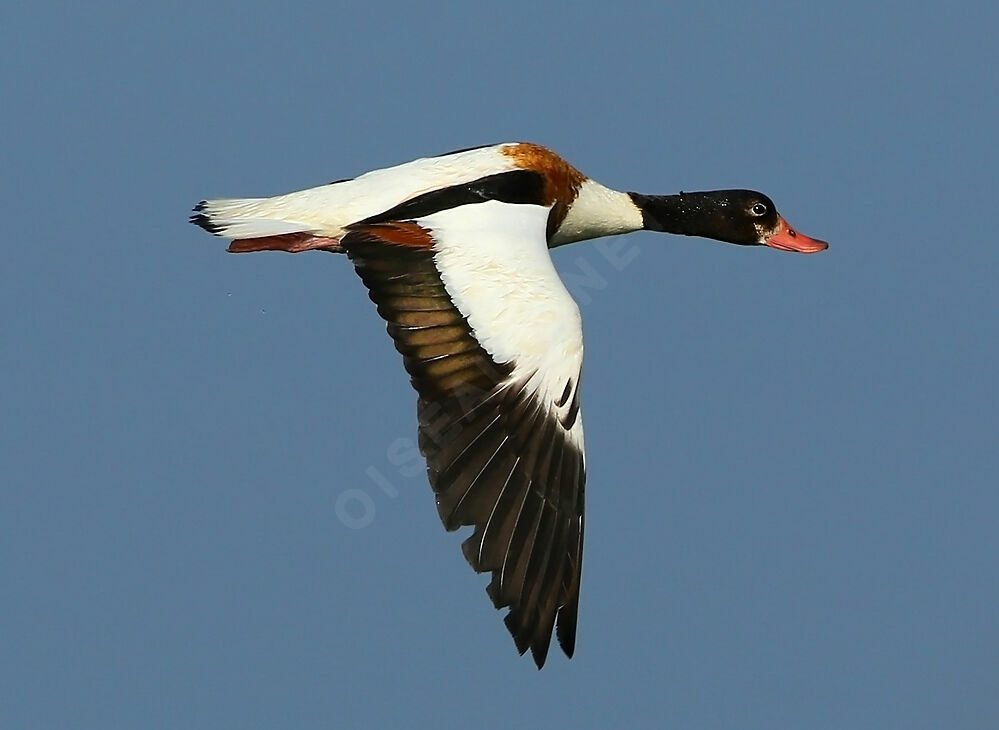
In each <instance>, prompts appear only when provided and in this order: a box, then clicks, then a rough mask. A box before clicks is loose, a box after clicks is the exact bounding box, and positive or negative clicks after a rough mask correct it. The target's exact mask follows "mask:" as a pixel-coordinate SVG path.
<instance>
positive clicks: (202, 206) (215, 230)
mask: <svg viewBox="0 0 999 730" xmlns="http://www.w3.org/2000/svg"><path fill="white" fill-rule="evenodd" d="M207 208H208V201H206V200H202V201H201V202H200V203H198V204H197V205H196V206H194V210H193V213H194V215H192V216H191V217H190V218H188V221H190V222H191V223H193V224H194V225H196V226H198V227H200V228H203V229H204V230H206V231H208V232H209V233H211V234H212V235H213V236H217V235H219V234H220V233H222V226H220V225H218V224H217V223H214V222H213V221H212V219H211V218H210V217H209V216H208V215H207V214H206V213H205V210H206V209H207Z"/></svg>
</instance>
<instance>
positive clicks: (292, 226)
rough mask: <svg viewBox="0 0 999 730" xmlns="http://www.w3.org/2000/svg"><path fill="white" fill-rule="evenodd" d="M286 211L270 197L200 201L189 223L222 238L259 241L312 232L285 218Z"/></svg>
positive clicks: (305, 224) (302, 225) (310, 228)
mask: <svg viewBox="0 0 999 730" xmlns="http://www.w3.org/2000/svg"><path fill="white" fill-rule="evenodd" d="M287 213H288V210H287V209H282V206H279V205H275V204H274V199H273V198H230V199H224V200H202V201H201V202H200V203H198V204H197V205H196V206H195V207H194V215H192V216H191V223H194V224H195V225H198V226H201V227H202V228H204V229H205V230H206V231H208V232H209V233H212V234H214V235H216V236H222V237H223V238H232V239H236V238H261V237H263V236H281V235H284V234H286V233H303V232H306V231H311V230H313V227H312V225H310V224H308V223H303V222H301V221H295V220H289V219H288V218H286V217H284V216H285V215H287Z"/></svg>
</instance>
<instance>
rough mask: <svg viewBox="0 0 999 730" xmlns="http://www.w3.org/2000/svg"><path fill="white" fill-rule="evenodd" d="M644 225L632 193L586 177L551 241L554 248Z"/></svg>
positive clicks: (626, 231) (637, 229)
mask: <svg viewBox="0 0 999 730" xmlns="http://www.w3.org/2000/svg"><path fill="white" fill-rule="evenodd" d="M642 228H644V224H643V221H642V211H641V210H639V209H638V206H637V205H635V203H634V201H632V199H631V196H630V195H628V194H627V193H621V192H618V191H617V190H611V189H610V188H608V187H604V186H603V185H601V184H600V183H598V182H596V181H594V180H590V179H587V180H586V181H585V182H584V183H583V185H582V187H580V189H579V194H578V195H577V196H576V199H575V200H574V201H573V202H572V205H571V206H570V207H569V212H568V213H567V214H566V216H565V220H563V221H562V225H560V226H559V227H558V230H557V231H555V234H554V235H553V236H552V240H551V242H550V243H549V245H550V246H551V247H553V248H554V247H555V246H562V245H563V244H566V243H572V242H574V241H585V240H586V239H588V238H600V237H601V236H614V235H617V234H619V233H630V232H631V231H639V230H641V229H642Z"/></svg>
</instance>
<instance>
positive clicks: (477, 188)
mask: <svg viewBox="0 0 999 730" xmlns="http://www.w3.org/2000/svg"><path fill="white" fill-rule="evenodd" d="M544 193H545V179H544V176H543V175H542V174H541V173H539V172H535V171H534V170H511V171H509V172H500V173H497V174H495V175H487V176H486V177H480V178H479V179H478V180H473V181H472V182H468V183H462V184H461V185H452V186H451V187H447V188H442V189H441V190H433V191H431V192H429V193H423V195H417V196H416V197H415V198H412V199H410V200H407V201H406V202H404V203H400V204H399V205H397V206H395V207H394V208H390V209H389V210H387V211H385V212H384V213H378V214H377V215H374V216H372V217H371V218H367V219H366V220H363V221H361V222H360V225H364V224H371V223H386V222H388V221H410V220H415V219H417V218H422V217H424V216H428V215H432V214H433V213H438V212H440V211H442V210H449V209H450V208H457V207H458V206H459V205H469V204H472V203H484V202H485V201H487V200H498V201H500V202H502V203H525V204H530V205H544V202H543V201H544V199H545V194H544Z"/></svg>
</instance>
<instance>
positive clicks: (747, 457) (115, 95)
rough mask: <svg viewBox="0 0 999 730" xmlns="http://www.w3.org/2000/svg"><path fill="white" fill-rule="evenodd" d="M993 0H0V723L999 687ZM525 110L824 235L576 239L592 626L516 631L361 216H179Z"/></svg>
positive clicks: (775, 715)
mask: <svg viewBox="0 0 999 730" xmlns="http://www.w3.org/2000/svg"><path fill="white" fill-rule="evenodd" d="M997 22H999V11H997V10H996V9H995V5H994V4H991V3H984V2H983V3H961V2H957V3H951V4H949V5H947V6H946V7H945V6H941V5H936V6H929V5H925V6H920V4H918V3H915V4H914V3H902V2H884V3H867V2H840V3H835V4H832V3H829V4H826V5H825V6H823V7H818V6H816V5H813V4H806V3H798V2H794V3H792V2H769V3H759V4H747V3H742V2H739V3H737V2H719V3H693V4H686V5H683V6H681V5H680V4H676V3H658V2H657V3H652V2H647V3H627V2H623V3H613V4H607V3H590V2H583V3H577V4H574V5H572V6H569V5H559V6H555V5H550V6H549V5H539V4H538V3H534V2H530V3H529V2H508V3H503V4H502V5H500V4H496V5H488V4H479V3H466V4H464V5H462V6H460V7H458V6H457V5H443V4H441V5H439V6H435V5H434V4H429V5H428V4H414V3H401V2H400V3H378V2H369V3H363V4H361V3H358V4H356V7H354V8H346V7H343V4H340V3H322V4H319V3H316V4H312V5H309V6H297V7H296V6H293V5H291V4H282V5H280V6H276V5H274V6H267V5H264V4H261V3H256V2H239V3H237V2H208V3H173V4H170V5H169V7H167V6H153V5H143V4H134V5H132V6H129V7H125V6H122V5H121V4H120V3H110V2H102V1H99V0H98V1H96V2H93V3H87V4H83V5H74V6H70V4H68V3H67V4H64V5H63V4H55V5H53V4H46V3H41V2H38V3H20V4H13V5H10V6H9V7H7V8H6V9H5V11H4V20H3V22H2V24H0V48H2V51H0V54H2V56H3V61H4V62H3V63H2V64H0V83H2V86H3V94H2V97H3V112H2V114H0V132H2V139H3V144H2V145H0V163H2V170H3V174H2V176H0V193H2V200H3V209H4V215H3V219H4V236H3V239H4V245H3V263H2V266H0V382H2V387H0V478H2V485H0V726H2V727H4V728H43V727H52V728H55V727H58V728H102V729H105V728H115V727H142V728H188V729H195V728H213V729H215V728H225V727H239V728H276V727H282V728H285V727H287V728H319V727H403V726H409V727H412V726H422V725H430V724H433V725H434V726H435V727H459V726H461V727H509V726H520V727H542V726H550V727H577V728H590V727H593V728H599V727H611V726H621V727H631V726H633V727H653V726H666V727H682V728H830V729H831V728H878V729H879V730H883V729H885V728H906V729H910V728H940V727H948V728H994V727H997V726H999V699H997V697H999V622H997V621H996V605H997V602H999V581H997V577H999V565H997V555H999V530H997V524H999V490H997V483H999V479H997V476H996V475H997V472H999V449H997V435H999V427H997V419H996V406H997V402H999V385H997V379H996V373H997V368H999V344H997V343H999V322H997V315H999V294H997V286H996V281H997V275H999V242H997V240H996V232H995V220H996V200H997V187H999V186H997V183H996V180H997V173H996V170H997V167H999V165H997V163H999V152H997V150H999V145H997V143H996V129H999V94H997V85H996V68H997V65H999V64H997V52H996V41H995V28H996V26H997ZM505 140H531V141H536V142H541V143H544V144H547V145H549V146H551V147H553V148H554V149H556V150H557V151H558V152H560V153H561V154H562V155H564V156H565V157H566V158H567V159H569V160H570V161H572V162H573V163H574V164H575V165H576V166H578V167H579V168H581V169H582V170H583V171H584V172H586V173H588V174H590V175H591V176H593V177H594V178H596V179H598V180H600V181H601V182H603V183H605V184H607V185H611V186H614V187H619V188H623V189H627V190H638V191H642V192H647V193H673V192H677V191H679V190H680V189H684V190H697V189H710V188H724V187H736V186H745V187H752V188H756V189H759V190H763V191H765V192H767V193H768V194H770V195H771V196H772V197H773V198H774V200H775V201H776V202H777V205H778V207H779V208H780V210H781V212H782V213H783V214H784V215H785V216H787V218H788V219H789V220H790V221H791V222H792V223H793V224H794V225H796V226H797V227H799V228H800V229H801V230H802V231H803V232H805V233H807V234H809V235H813V236H816V237H819V238H824V239H826V240H828V241H830V243H831V247H830V249H829V251H828V252H827V253H825V254H822V255H818V256H794V255H790V254H781V253H778V252H775V251H772V250H763V249H744V248H738V247H732V246H725V245H722V244H717V243H713V242H708V241H702V240H699V239H690V238H678V237H666V236H661V235H657V234H651V233H642V234H636V235H633V236H630V237H627V238H621V239H610V240H608V241H607V246H609V247H610V248H608V247H607V246H604V247H603V248H601V247H600V246H594V245H593V244H580V245H577V246H572V247H568V248H566V249H563V250H560V251H558V252H557V253H556V256H555V258H556V261H557V265H558V266H559V268H560V269H561V270H562V271H563V272H564V274H565V276H566V278H567V280H569V283H570V288H571V289H572V290H573V291H574V293H575V294H576V295H577V297H578V298H579V299H580V301H581V306H582V310H583V315H584V320H585V324H584V326H585V331H586V336H587V351H586V357H587V359H586V367H585V377H584V381H583V384H584V406H583V408H584V412H585V418H586V428H587V432H586V441H587V448H588V457H589V458H588V472H589V482H588V494H587V497H588V515H587V529H588V534H587V540H586V559H585V570H584V581H583V591H582V606H581V609H580V634H579V642H578V646H577V654H576V658H575V659H573V660H572V661H571V662H566V661H565V660H564V658H563V657H562V656H561V655H560V654H557V653H556V652H555V651H554V650H553V652H552V654H551V656H550V657H549V662H548V666H547V667H546V668H545V670H544V671H543V672H540V673H539V672H537V671H536V670H535V669H534V666H533V664H532V662H531V661H530V659H526V658H524V659H521V658H519V657H518V656H517V655H516V653H515V652H514V649H513V644H512V642H511V640H510V638H509V637H508V635H507V633H506V631H505V629H504V628H503V626H502V623H501V614H500V613H498V612H495V611H494V610H493V609H492V607H491V605H490V604H489V601H488V599H487V598H486V596H485V593H484V586H485V584H486V582H487V580H486V578H485V577H483V576H476V575H474V574H473V573H472V572H471V571H470V570H469V569H468V567H467V565H466V564H465V561H464V559H463V558H462V557H461V553H460V550H459V544H460V541H461V536H460V535H456V534H447V533H445V532H444V531H443V529H441V526H440V524H439V521H438V518H437V515H436V511H435V508H434V505H433V497H432V493H431V491H430V488H429V487H428V485H427V483H426V480H425V476H424V475H423V472H422V466H421V465H420V463H419V462H418V461H417V460H416V459H415V458H414V457H413V454H412V452H411V450H410V449H411V443H412V441H411V440H412V439H413V438H414V431H415V395H414V394H413V393H412V392H411V390H410V387H409V385H408V383H407V379H406V376H405V374H404V372H403V369H402V366H401V363H400V361H399V357H398V356H397V355H396V353H395V351H394V349H393V347H392V345H391V343H390V341H389V339H388V337H387V336H386V335H385V333H384V328H383V325H382V323H381V322H380V321H379V319H378V317H377V315H376V313H375V311H374V307H373V306H372V305H371V303H370V302H369V301H368V299H367V297H366V296H365V293H364V291H363V287H362V285H361V283H360V281H359V280H358V279H357V277H356V276H355V275H354V273H353V272H352V270H351V267H350V266H349V265H348V263H347V261H346V260H345V259H343V258H340V257H335V256H331V255H325V254H317V253H314V254H303V255H300V256H287V255H278V254H259V255H253V256H232V255H228V254H226V253H225V252H224V244H223V243H222V242H220V241H217V240H213V239H211V238H209V237H208V236H206V235H205V234H204V233H203V232H201V231H200V230H198V229H196V228H194V227H192V226H190V225H188V224H187V222H186V218H187V215H188V211H189V209H190V206H191V205H192V204H193V203H195V202H196V201H198V200H199V199H201V198H203V197H213V196H243V195H270V194H276V193H279V192H285V191H288V190H292V189H296V188H302V187H308V186H312V185H316V184H320V183H323V182H327V181H329V180H333V179H336V178H341V177H347V176H353V175H356V174H358V173H361V172H363V171H365V170H368V169H372V168H375V167H382V166H385V165H389V164H394V163H397V162H402V161H405V160H408V159H412V158H414V157H419V156H423V155H428V154H436V153H440V152H444V151H447V150H450V149H455V148H459V147H465V146H470V145H477V144H484V143H490V142H497V141H505ZM622 262H623V263H622ZM406 439H409V440H410V441H406ZM400 440H402V441H400ZM362 495H363V496H362Z"/></svg>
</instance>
